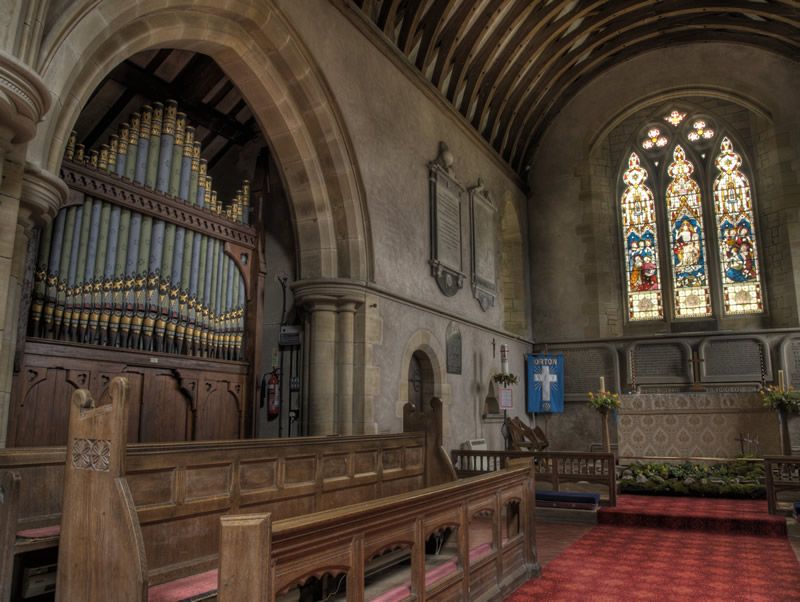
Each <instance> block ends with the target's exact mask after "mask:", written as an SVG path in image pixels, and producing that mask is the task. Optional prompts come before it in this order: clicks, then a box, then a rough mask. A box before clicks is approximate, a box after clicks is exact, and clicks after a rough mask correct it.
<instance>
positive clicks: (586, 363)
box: [551, 346, 619, 400]
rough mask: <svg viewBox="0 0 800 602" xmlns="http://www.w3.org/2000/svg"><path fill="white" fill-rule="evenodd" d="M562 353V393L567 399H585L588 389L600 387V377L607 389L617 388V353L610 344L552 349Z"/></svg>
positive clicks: (592, 389) (593, 389)
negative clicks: (603, 379)
mask: <svg viewBox="0 0 800 602" xmlns="http://www.w3.org/2000/svg"><path fill="white" fill-rule="evenodd" d="M551 352H552V353H563V354H564V393H565V395H566V398H567V399H568V400H574V399H587V398H588V395H589V391H597V390H598V389H599V388H600V377H601V376H602V377H604V378H605V379H606V388H607V389H617V388H618V384H617V374H618V373H619V370H618V361H617V353H616V351H615V350H614V349H613V347H611V346H607V347H606V346H591V347H565V348H558V349H555V348H554V349H552V350H551Z"/></svg>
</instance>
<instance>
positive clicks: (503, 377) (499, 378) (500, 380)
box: [492, 372, 519, 387]
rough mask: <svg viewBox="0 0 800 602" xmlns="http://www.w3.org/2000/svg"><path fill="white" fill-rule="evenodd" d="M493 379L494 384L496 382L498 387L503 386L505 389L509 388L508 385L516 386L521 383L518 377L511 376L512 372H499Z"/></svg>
mask: <svg viewBox="0 0 800 602" xmlns="http://www.w3.org/2000/svg"><path fill="white" fill-rule="evenodd" d="M492 379H494V382H496V383H497V384H498V385H503V386H504V387H508V385H516V384H517V383H518V382H519V379H518V378H517V376H516V375H515V374H511V373H510V372H509V373H508V374H503V373H502V372H498V373H497V374H495V375H494V376H493V377H492Z"/></svg>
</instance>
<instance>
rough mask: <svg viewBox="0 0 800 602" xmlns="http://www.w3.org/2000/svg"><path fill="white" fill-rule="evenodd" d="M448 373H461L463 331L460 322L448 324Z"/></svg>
mask: <svg viewBox="0 0 800 602" xmlns="http://www.w3.org/2000/svg"><path fill="white" fill-rule="evenodd" d="M446 346H447V351H446V352H447V373H448V374H461V331H460V330H459V328H458V324H456V323H455V322H450V324H448V325H447V343H446Z"/></svg>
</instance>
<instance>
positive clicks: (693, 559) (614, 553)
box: [506, 496, 800, 602]
mask: <svg viewBox="0 0 800 602" xmlns="http://www.w3.org/2000/svg"><path fill="white" fill-rule="evenodd" d="M631 497H634V498H636V499H632V500H629V499H628V498H631ZM619 502H620V505H619V509H620V510H623V512H620V513H618V514H617V516H621V517H627V518H623V519H621V520H623V521H625V520H633V519H632V518H630V517H633V516H636V514H635V512H634V510H633V506H636V505H638V504H644V505H646V506H648V507H649V513H648V514H647V515H645V516H652V515H653V514H654V512H653V511H654V507H655V505H661V504H663V509H664V510H665V511H668V513H669V514H673V515H675V516H678V517H679V516H680V514H681V513H683V515H684V516H686V517H687V518H689V519H690V522H691V523H693V524H697V525H698V526H699V528H698V529H694V528H691V527H687V526H686V524H687V523H686V522H684V521H681V520H677V519H676V520H675V521H667V523H668V522H673V524H675V525H678V527H677V528H664V527H661V528H655V527H651V526H617V525H612V524H602V525H598V526H597V527H595V528H593V529H592V530H591V531H589V532H588V533H587V534H586V535H584V536H583V537H581V538H580V539H579V540H578V541H576V542H575V543H574V544H572V545H571V546H570V547H569V548H568V549H567V550H566V551H564V552H562V553H561V554H560V555H559V556H558V557H557V558H555V559H554V560H552V561H551V562H550V563H548V564H547V565H546V566H545V567H544V569H543V571H542V576H541V578H539V579H531V580H530V581H528V582H527V583H526V584H525V585H523V586H522V587H520V588H519V589H518V590H517V591H516V592H514V593H513V594H512V595H511V596H509V597H508V598H506V600H508V601H512V602H521V601H526V600H564V601H569V602H575V601H581V600H591V601H592V602H595V601H597V602H602V601H614V602H617V601H626V602H627V601H629V600H631V601H637V600H658V601H662V600H687V601H688V600H691V601H695V600H703V601H704V602H705V601H712V600H713V601H716V600H719V601H723V600H724V601H726V602H727V601H731V600H747V601H760V600H770V601H778V600H800V563H798V561H797V558H796V556H795V554H794V552H793V551H792V548H791V546H790V544H789V540H788V539H787V538H786V537H785V535H784V536H782V537H778V536H776V535H775V533H774V532H769V528H767V532H769V533H770V536H764V535H754V534H751V533H748V532H745V533H742V532H736V531H735V530H736V529H738V528H743V529H744V530H745V531H752V530H753V525H761V523H760V522H759V521H757V520H755V519H757V518H758V517H764V516H766V517H767V518H770V517H769V515H767V511H766V502H765V503H764V507H763V510H762V509H761V508H760V505H759V504H758V502H752V501H750V500H745V501H744V503H742V500H699V499H697V498H694V499H692V498H654V497H649V496H648V497H644V496H642V497H638V496H621V497H620V500H619ZM684 502H690V504H689V505H688V506H683V504H684ZM697 502H701V505H702V506H705V502H711V503H712V505H711V507H710V509H709V508H702V509H701V508H698V504H697ZM674 503H677V505H673V504H674ZM681 508H683V509H682V510H681ZM703 510H705V511H706V512H709V514H708V516H710V517H712V518H718V519H720V520H719V521H718V522H717V523H716V525H717V526H718V527H720V531H716V532H715V531H711V530H709V529H711V528H713V525H714V524H715V523H714V521H709V520H703V519H701V518H700V517H701V516H702V512H703ZM712 511H713V514H710V512H712ZM750 514H752V516H751V517H749V518H747V520H744V521H738V522H737V521H736V520H735V519H738V518H742V517H747V515H750ZM612 516H613V514H612ZM778 518H779V520H781V521H783V524H784V533H785V521H784V519H781V518H780V517H778ZM601 520H604V519H601ZM613 520H616V519H613ZM640 520H642V521H645V519H640ZM731 521H733V522H731ZM770 522H772V523H773V524H775V523H774V521H771V520H768V521H767V522H766V523H765V524H767V525H768V524H769V523H770ZM762 532H763V531H762Z"/></svg>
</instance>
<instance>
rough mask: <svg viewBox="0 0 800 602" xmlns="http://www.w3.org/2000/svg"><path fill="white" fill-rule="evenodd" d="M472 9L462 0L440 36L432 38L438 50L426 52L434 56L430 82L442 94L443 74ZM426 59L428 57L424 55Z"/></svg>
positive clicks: (424, 66) (426, 67)
mask: <svg viewBox="0 0 800 602" xmlns="http://www.w3.org/2000/svg"><path fill="white" fill-rule="evenodd" d="M473 10H474V6H472V5H471V4H470V3H469V2H462V3H461V4H460V5H459V6H458V8H457V9H456V10H455V12H454V13H453V16H452V17H451V18H450V19H449V20H448V21H447V23H446V24H445V25H444V27H443V28H442V33H441V36H440V37H439V38H438V40H436V39H435V40H434V42H433V45H434V47H437V46H438V52H436V53H433V52H431V53H428V54H429V55H434V54H435V56H436V64H435V65H434V66H433V75H432V76H431V83H432V84H433V85H434V86H436V87H437V88H438V89H439V90H440V91H441V92H442V94H444V90H442V89H441V83H442V81H443V75H444V74H445V73H446V72H447V70H448V69H449V68H450V62H451V61H452V59H453V53H454V52H455V50H456V42H457V41H458V40H460V39H461V36H463V35H464V30H465V29H466V28H467V22H468V21H469V14H470V13H471V12H472V11H473ZM426 60H432V58H431V59H428V57H426ZM427 70H428V64H427V63H426V64H425V65H423V66H422V72H423V73H424V72H426V71H427Z"/></svg>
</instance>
